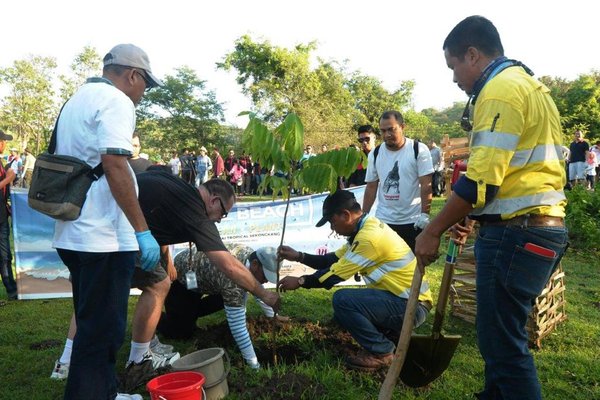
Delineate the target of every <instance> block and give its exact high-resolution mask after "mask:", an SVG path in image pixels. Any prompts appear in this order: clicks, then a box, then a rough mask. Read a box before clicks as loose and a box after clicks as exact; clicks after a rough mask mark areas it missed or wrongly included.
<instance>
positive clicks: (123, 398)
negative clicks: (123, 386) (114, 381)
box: [115, 393, 144, 400]
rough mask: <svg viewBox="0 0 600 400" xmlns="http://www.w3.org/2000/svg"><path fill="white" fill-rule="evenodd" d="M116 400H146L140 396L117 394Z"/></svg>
mask: <svg viewBox="0 0 600 400" xmlns="http://www.w3.org/2000/svg"><path fill="white" fill-rule="evenodd" d="M115 400H144V398H143V397H142V395H140V394H126V393H117V397H115Z"/></svg>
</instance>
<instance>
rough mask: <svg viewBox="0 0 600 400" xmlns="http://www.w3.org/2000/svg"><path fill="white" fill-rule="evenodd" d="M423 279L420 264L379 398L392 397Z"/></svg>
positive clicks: (414, 277) (380, 399)
mask: <svg viewBox="0 0 600 400" xmlns="http://www.w3.org/2000/svg"><path fill="white" fill-rule="evenodd" d="M422 281H423V267H422V266H421V265H418V264H417V266H416V268H415V273H414V275H413V280H412V285H411V287H410V295H409V296H408V301H407V303H406V311H405V313H404V319H403V320H402V331H400V338H399V339H398V346H396V352H395V353H394V359H393V360H392V364H391V365H390V369H389V370H388V372H387V375H386V376H385V380H384V381H383V384H382V385H381V389H380V390H379V400H389V399H391V398H392V393H393V392H394V387H395V386H396V382H397V381H398V375H400V370H401V369H402V365H403V364H404V359H405V358H406V353H407V352H408V345H409V343H410V335H411V333H412V330H413V325H414V322H415V314H416V312H417V303H418V302H419V293H420V291H421V282H422Z"/></svg>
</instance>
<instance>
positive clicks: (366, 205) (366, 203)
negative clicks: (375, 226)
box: [362, 181, 379, 213]
mask: <svg viewBox="0 0 600 400" xmlns="http://www.w3.org/2000/svg"><path fill="white" fill-rule="evenodd" d="M378 186H379V181H374V182H367V187H366V188H365V194H364V197H363V205H362V209H363V211H364V212H365V213H368V212H369V211H371V207H373V203H375V197H376V196H377V187H378Z"/></svg>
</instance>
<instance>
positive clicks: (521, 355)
mask: <svg viewBox="0 0 600 400" xmlns="http://www.w3.org/2000/svg"><path fill="white" fill-rule="evenodd" d="M526 243H533V244H535V245H538V246H542V247H545V248H547V249H551V250H554V252H556V256H554V257H548V256H543V255H538V254H535V253H533V252H531V251H528V250H527V249H525V248H524V247H525V244H526ZM566 245H567V230H566V229H565V228H563V227H521V226H513V225H511V226H498V225H488V226H483V227H482V228H481V229H480V231H479V236H478V237H477V241H476V243H475V258H476V263H477V340H478V343H479V351H480V352H481V355H482V357H483V359H484V361H485V387H484V390H483V392H481V393H479V394H478V396H479V398H480V399H486V400H487V399H511V400H513V399H523V400H525V399H527V400H536V399H541V389H540V383H539V381H538V377H537V372H536V369H535V365H534V363H533V357H532V356H531V354H530V353H529V350H528V348H527V342H528V336H527V332H526V330H525V326H526V323H527V318H528V316H529V313H530V311H531V308H532V305H533V303H534V301H535V299H536V297H537V296H538V295H539V294H540V292H541V291H542V289H543V288H544V287H545V285H546V283H547V282H548V279H549V278H550V275H551V274H552V272H553V271H554V269H555V268H556V265H557V263H558V261H559V260H560V257H562V254H563V253H564V251H565V248H566Z"/></svg>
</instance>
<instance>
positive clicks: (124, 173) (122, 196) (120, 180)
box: [102, 154, 148, 232]
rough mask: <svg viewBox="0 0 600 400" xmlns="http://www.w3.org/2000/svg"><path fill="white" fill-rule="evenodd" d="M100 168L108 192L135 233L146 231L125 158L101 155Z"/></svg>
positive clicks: (146, 226) (144, 220)
mask: <svg viewBox="0 0 600 400" xmlns="http://www.w3.org/2000/svg"><path fill="white" fill-rule="evenodd" d="M102 167H103V168H104V174H105V175H106V180H107V181H108V186H109V187H110V191H111V193H112V195H113V197H114V198H115V200H116V202H117V204H118V205H119V207H120V208H121V210H123V213H124V214H125V216H126V217H127V219H128V220H129V223H130V224H131V226H133V229H134V230H135V231H136V232H143V231H147V230H148V225H147V224H146V219H145V218H144V214H143V213H142V209H141V208H140V203H139V202H138V199H137V195H136V193H135V184H134V182H133V177H132V176H131V174H130V172H129V165H128V163H127V157H125V156H122V155H111V154H103V155H102Z"/></svg>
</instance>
